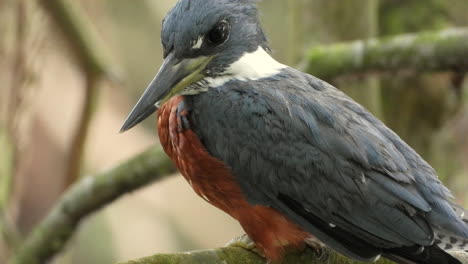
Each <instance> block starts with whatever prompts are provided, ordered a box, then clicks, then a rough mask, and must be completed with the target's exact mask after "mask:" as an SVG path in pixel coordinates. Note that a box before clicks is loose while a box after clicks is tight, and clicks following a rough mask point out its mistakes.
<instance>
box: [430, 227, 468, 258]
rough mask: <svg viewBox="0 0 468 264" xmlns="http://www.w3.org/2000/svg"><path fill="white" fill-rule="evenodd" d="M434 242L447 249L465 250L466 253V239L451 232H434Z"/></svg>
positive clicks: (467, 243)
mask: <svg viewBox="0 0 468 264" xmlns="http://www.w3.org/2000/svg"><path fill="white" fill-rule="evenodd" d="M434 244H436V245H437V246H438V247H440V248H441V249H443V250H447V251H466V252H467V253H468V239H466V238H461V237H458V236H455V235H451V234H445V233H442V232H440V233H439V232H437V231H436V232H435V240H434Z"/></svg>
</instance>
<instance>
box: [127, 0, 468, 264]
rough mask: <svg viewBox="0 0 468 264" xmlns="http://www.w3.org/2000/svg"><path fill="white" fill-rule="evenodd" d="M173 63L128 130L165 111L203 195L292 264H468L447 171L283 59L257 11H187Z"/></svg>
mask: <svg viewBox="0 0 468 264" xmlns="http://www.w3.org/2000/svg"><path fill="white" fill-rule="evenodd" d="M161 41H162V46H163V49H164V62H163V64H162V66H161V68H160V69H159V72H158V73H157V75H156V77H155V78H154V79H153V81H152V82H151V83H150V84H149V86H148V88H147V89H146V91H145V92H144V94H143V96H142V97H141V98H140V100H139V101H138V103H137V104H136V106H135V107H134V108H133V110H132V111H131V113H130V115H129V116H128V118H127V120H126V121H125V123H124V125H123V127H122V129H121V131H122V132H123V131H125V130H128V129H130V128H132V127H133V126H135V125H136V124H138V123H139V122H141V121H142V120H144V119H145V118H147V117H148V116H149V115H151V114H152V113H154V112H155V111H157V116H158V119H157V125H158V133H159V139H160V142H161V144H162V146H163V148H164V150H165V152H166V153H167V154H168V155H169V156H170V158H171V159H172V161H173V162H174V163H175V165H176V166H177V168H178V169H179V170H180V172H181V173H182V175H183V176H184V177H185V179H186V180H187V181H188V182H189V183H190V185H191V186H192V188H193V189H194V191H195V192H196V193H197V194H198V195H199V196H201V197H202V198H203V199H205V200H206V201H208V202H209V203H211V204H212V205H214V206H216V207H218V208H219V209H221V210H223V211H224V212H226V213H227V214H229V215H230V216H232V217H233V218H235V219H236V220H237V221H239V223H240V224H241V226H242V227H243V229H244V231H245V232H246V234H247V236H248V237H249V238H250V239H251V241H252V242H253V243H254V245H255V248H256V249H257V251H258V252H260V254H261V255H263V256H265V257H266V258H267V259H268V260H272V261H280V260H281V259H282V257H283V256H284V254H285V253H287V252H288V251H290V250H296V249H300V248H303V247H305V246H307V245H310V246H313V247H314V246H318V245H322V244H324V245H326V246H328V247H331V248H333V249H334V250H336V251H338V252H339V253H341V254H343V255H345V256H348V257H350V258H352V259H356V260H360V261H365V262H372V261H375V260H376V259H378V258H379V257H380V256H383V257H385V258H388V259H391V260H393V261H396V262H398V263H405V264H410V263H411V264H415V263H427V264H455V263H460V262H459V261H458V260H457V259H455V258H454V257H452V256H451V255H450V254H448V253H447V250H450V249H458V250H467V249H468V220H467V219H468V217H467V215H468V214H465V210H464V209H463V208H461V207H459V206H458V205H456V204H455V203H454V201H453V197H452V195H451V193H450V191H449V190H448V189H447V188H446V187H445V186H444V185H442V183H441V182H440V181H439V179H438V177H437V175H436V172H435V171H434V169H433V168H432V167H431V166H430V165H429V164H428V163H426V162H425V161H424V160H423V159H422V158H421V157H420V156H419V155H418V154H417V153H416V152H415V151H414V150H413V149H412V148H411V147H409V146H408V145H407V144H406V143H405V142H403V140H402V139H400V138H399V137H398V136H397V135H396V134H395V133H394V132H393V131H392V130H390V129H389V128H388V127H386V126H385V125H384V124H383V123H382V122H381V121H379V120H378V119H377V118H376V117H374V116H373V115H372V114H371V113H369V111H367V110H366V109H365V108H364V107H362V106H361V105H359V104H358V103H356V102H354V101H353V100H352V99H351V98H349V97H348V96H347V95H345V94H344V93H342V92H341V91H340V90H338V89H336V88H335V87H333V86H332V85H330V84H328V83H326V82H325V81H322V80H320V79H318V78H316V77H314V76H311V75H309V74H306V73H303V72H300V71H298V70H295V69H293V68H291V67H288V66H286V65H283V64H281V63H279V62H278V61H276V60H275V59H273V58H272V57H271V55H270V53H271V52H270V48H269V46H268V43H267V38H266V36H265V34H264V31H263V29H262V27H261V25H260V21H259V16H258V8H257V0H179V1H178V2H177V4H176V5H175V7H174V8H173V9H172V10H171V11H169V13H168V14H167V16H166V17H165V19H164V20H163V25H162V33H161Z"/></svg>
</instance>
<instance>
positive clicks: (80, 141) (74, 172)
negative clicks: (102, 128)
mask: <svg viewBox="0 0 468 264" xmlns="http://www.w3.org/2000/svg"><path fill="white" fill-rule="evenodd" d="M99 85H100V77H99V76H97V75H96V74H94V73H88V74H87V75H86V89H85V97H84V103H83V106H82V112H81V114H80V120H79V121H78V125H77V128H76V130H75V134H74V135H73V138H72V142H71V144H70V151H69V156H68V164H67V166H66V173H65V177H66V179H65V186H64V189H67V188H68V187H70V186H71V185H72V184H73V183H74V182H75V181H76V180H77V179H78V178H79V177H80V175H81V167H82V163H83V159H84V151H85V146H86V140H87V139H88V132H89V127H90V124H91V121H92V118H93V114H94V112H95V109H96V104H97V101H98V93H99V90H100V89H99Z"/></svg>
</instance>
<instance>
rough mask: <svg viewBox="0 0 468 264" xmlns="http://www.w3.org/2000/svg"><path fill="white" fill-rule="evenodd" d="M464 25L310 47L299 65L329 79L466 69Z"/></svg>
mask: <svg viewBox="0 0 468 264" xmlns="http://www.w3.org/2000/svg"><path fill="white" fill-rule="evenodd" d="M467 58H468V28H451V29H446V30H442V31H438V32H423V33H414V34H405V35H398V36H394V37H387V38H382V39H369V40H358V41H354V42H349V43H338V44H331V45H324V46H317V47H312V48H311V49H310V50H308V51H307V52H306V55H305V61H304V62H303V63H302V65H301V68H302V69H303V70H305V71H306V72H308V73H310V74H313V75H315V76H317V77H319V78H322V79H326V80H330V79H333V78H336V77H339V76H343V75H352V74H362V73H369V72H378V73H383V72H399V71H413V72H436V71H455V72H467V71H468V59H467Z"/></svg>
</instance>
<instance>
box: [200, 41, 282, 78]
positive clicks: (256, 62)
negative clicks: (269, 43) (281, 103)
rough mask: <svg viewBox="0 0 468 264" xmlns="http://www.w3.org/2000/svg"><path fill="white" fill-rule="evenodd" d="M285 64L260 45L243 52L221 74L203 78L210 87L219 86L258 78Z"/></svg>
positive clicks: (265, 76) (277, 70) (272, 74)
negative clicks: (253, 49) (234, 81)
mask: <svg viewBox="0 0 468 264" xmlns="http://www.w3.org/2000/svg"><path fill="white" fill-rule="evenodd" d="M286 67H287V66H286V65H284V64H281V63H279V62H277V61H276V60H275V59H273V58H272V57H271V56H270V54H268V53H267V52H266V51H265V50H264V49H263V48H262V47H260V46H259V47H258V49H257V50H256V51H254V52H251V53H247V52H246V53H244V55H242V57H240V58H239V59H238V60H237V61H235V62H233V63H232V64H231V65H230V66H229V67H228V68H227V70H226V72H225V74H226V75H223V76H218V77H215V78H212V77H208V78H205V80H206V81H207V82H208V84H209V86H210V87H218V86H221V85H223V84H225V83H227V82H229V81H231V80H240V81H247V80H259V79H263V78H268V77H271V76H274V75H276V74H278V73H279V72H280V71H281V69H284V68H286Z"/></svg>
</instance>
